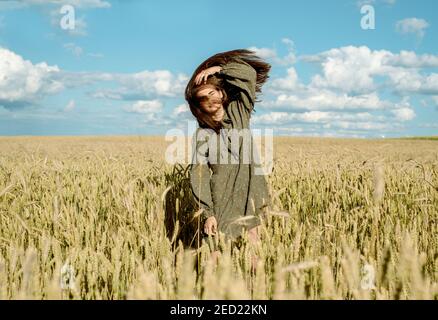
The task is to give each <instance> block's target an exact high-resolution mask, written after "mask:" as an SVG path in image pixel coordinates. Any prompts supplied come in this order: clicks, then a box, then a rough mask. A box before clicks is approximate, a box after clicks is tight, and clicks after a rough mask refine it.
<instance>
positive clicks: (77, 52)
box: [64, 42, 84, 57]
mask: <svg viewBox="0 0 438 320" xmlns="http://www.w3.org/2000/svg"><path fill="white" fill-rule="evenodd" d="M64 48H65V49H66V50H67V51H69V52H71V53H72V54H73V55H74V56H76V57H80V56H81V55H82V54H83V53H84V49H82V48H81V47H79V46H77V45H76V44H74V43H72V42H69V43H66V44H64Z"/></svg>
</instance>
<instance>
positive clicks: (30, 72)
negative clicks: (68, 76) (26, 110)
mask: <svg viewBox="0 0 438 320" xmlns="http://www.w3.org/2000/svg"><path fill="white" fill-rule="evenodd" d="M59 73H60V69H59V68H58V67H57V66H50V65H48V64H47V63H46V62H41V63H37V64H33V63H32V62H31V61H28V60H24V59H23V58H22V57H21V56H19V55H17V54H15V53H14V52H12V51H10V50H8V49H5V48H1V47H0V105H2V106H4V107H5V108H14V107H20V106H25V105H29V104H32V103H33V102H35V101H36V100H39V99H41V98H42V97H44V96H45V95H48V94H53V93H56V92H59V91H60V90H62V89H63V87H64V86H63V83H62V82H61V81H59V80H58V79H57V77H58V75H59Z"/></svg>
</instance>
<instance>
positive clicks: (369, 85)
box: [301, 46, 438, 94]
mask: <svg viewBox="0 0 438 320" xmlns="http://www.w3.org/2000/svg"><path fill="white" fill-rule="evenodd" d="M301 60H302V61H306V62H311V63H317V64H319V65H320V66H321V71H322V73H321V74H316V75H315V76H313V77H312V80H311V83H310V84H309V87H312V88H320V89H331V90H336V91H340V92H346V93H352V94H364V93H370V92H376V91H378V90H379V89H380V88H379V86H380V87H382V86H386V87H387V88H390V89H391V90H394V91H396V92H399V93H404V92H417V93H425V94H433V93H435V92H438V86H437V80H436V74H430V75H425V74H422V73H421V72H420V70H419V68H428V67H436V66H438V56H437V55H428V54H424V55H417V54H416V53H414V52H409V51H401V52H400V53H399V54H394V53H392V52H390V51H387V50H371V49H369V48H368V47H366V46H361V47H354V46H347V47H341V48H334V49H331V50H328V51H325V52H322V53H319V54H316V55H307V56H302V57H301ZM377 77H380V78H381V80H383V83H377V82H376V78H377Z"/></svg>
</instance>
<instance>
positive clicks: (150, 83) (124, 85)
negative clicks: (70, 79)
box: [84, 70, 188, 100]
mask: <svg viewBox="0 0 438 320" xmlns="http://www.w3.org/2000/svg"><path fill="white" fill-rule="evenodd" d="M99 76H100V74H98V73H97V74H88V75H86V78H85V79H84V80H87V81H93V78H97V79H99ZM107 77H108V78H109V79H108V80H111V81H115V82H117V83H119V84H120V87H119V88H117V89H113V90H100V91H97V92H94V93H92V96H93V97H95V98H107V99H117V100H142V99H145V98H148V97H151V96H161V97H175V96H181V95H182V94H183V91H184V87H185V85H186V83H187V81H188V77H187V76H186V75H184V74H173V73H172V72H170V71H168V70H156V71H149V70H144V71H141V72H138V73H133V74H107Z"/></svg>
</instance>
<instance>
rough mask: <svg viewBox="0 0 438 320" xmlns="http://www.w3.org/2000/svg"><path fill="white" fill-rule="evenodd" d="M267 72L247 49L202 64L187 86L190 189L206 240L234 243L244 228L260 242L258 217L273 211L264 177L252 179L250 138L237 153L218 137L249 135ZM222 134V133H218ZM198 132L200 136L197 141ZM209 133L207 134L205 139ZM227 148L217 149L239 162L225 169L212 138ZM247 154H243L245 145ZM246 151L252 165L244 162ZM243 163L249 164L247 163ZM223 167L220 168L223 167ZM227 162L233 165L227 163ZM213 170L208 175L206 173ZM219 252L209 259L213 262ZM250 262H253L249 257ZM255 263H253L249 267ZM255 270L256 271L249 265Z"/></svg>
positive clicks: (265, 64) (255, 175) (240, 140)
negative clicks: (192, 128) (191, 124)
mask: <svg viewBox="0 0 438 320" xmlns="http://www.w3.org/2000/svg"><path fill="white" fill-rule="evenodd" d="M270 68H271V66H270V65H269V64H268V63H266V62H264V61H262V60H261V59H260V58H259V57H257V56H256V55H255V54H254V52H253V51H250V50H246V49H239V50H232V51H227V52H222V53H218V54H216V55H214V56H212V57H210V58H209V59H207V60H206V61H204V62H203V63H202V64H201V65H199V67H198V68H197V69H196V70H195V72H194V74H193V76H192V78H191V79H190V81H189V83H188V84H187V87H186V91H185V98H186V100H187V102H188V104H189V107H190V110H191V112H192V114H193V115H194V116H195V117H196V119H197V121H198V124H199V128H198V129H197V131H196V133H195V137H194V152H195V153H194V154H195V156H196V157H194V159H193V160H195V161H192V163H191V167H190V183H191V188H192V192H193V195H194V198H195V200H196V201H197V203H198V204H199V206H200V208H201V209H202V212H201V221H202V224H201V226H203V231H204V233H205V235H206V236H217V235H218V231H220V232H222V233H223V234H224V235H225V236H227V237H229V238H231V239H236V238H238V237H239V236H241V234H242V231H243V230H242V228H243V229H245V230H247V231H248V237H249V240H250V241H251V242H253V243H255V242H257V241H259V239H260V223H261V221H260V217H261V216H262V215H263V214H264V213H265V211H266V210H267V208H268V207H269V206H270V205H271V201H270V196H269V191H268V185H267V182H266V179H265V177H264V175H260V174H255V171H254V169H255V166H256V164H255V163H254V159H253V156H252V154H253V153H252V146H253V144H252V137H251V136H250V140H248V139H245V138H244V135H241V136H240V137H239V140H238V144H239V146H238V148H233V147H232V146H231V145H232V141H231V138H230V137H229V136H227V135H226V134H222V133H223V132H224V129H237V131H239V130H241V131H242V132H243V131H245V130H246V132H248V131H249V122H250V116H251V113H252V111H253V109H254V103H255V102H257V100H256V93H257V92H261V87H262V85H263V84H264V83H265V82H266V80H267V79H268V78H269V76H268V72H269V71H270ZM221 129H222V130H221ZM200 131H203V132H202V133H204V135H203V137H202V138H199V136H200ZM206 132H207V134H205V133H206ZM212 137H214V138H216V141H220V143H223V144H222V146H224V145H226V148H225V149H220V146H219V147H218V148H219V149H220V151H219V153H221V156H223V151H224V150H225V152H227V153H229V154H226V155H225V156H227V157H228V156H229V155H230V156H231V157H232V158H234V159H237V160H238V161H237V162H235V163H233V162H231V161H230V160H229V161H228V162H227V163H224V161H220V159H221V158H214V160H218V161H211V160H212V157H211V155H212V154H215V155H217V153H214V152H213V151H216V152H217V151H218V149H216V150H212V146H213V148H215V145H214V144H212V143H208V142H209V141H211V138H212ZM246 144H249V145H250V148H249V149H248V148H247V145H246ZM248 150H250V155H251V157H250V161H249V162H248V161H246V162H245V161H243V160H244V156H248V155H247V154H246V155H244V154H243V153H244V152H248ZM195 158H196V159H195ZM246 159H247V158H246ZM221 162H222V163H221ZM230 162H231V163H230ZM210 170H211V173H210ZM218 254H219V251H218V248H217V247H215V249H213V253H212V255H213V256H214V257H215V258H217V256H218ZM253 259H254V257H253ZM254 263H255V260H253V264H254ZM253 267H254V265H253Z"/></svg>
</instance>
